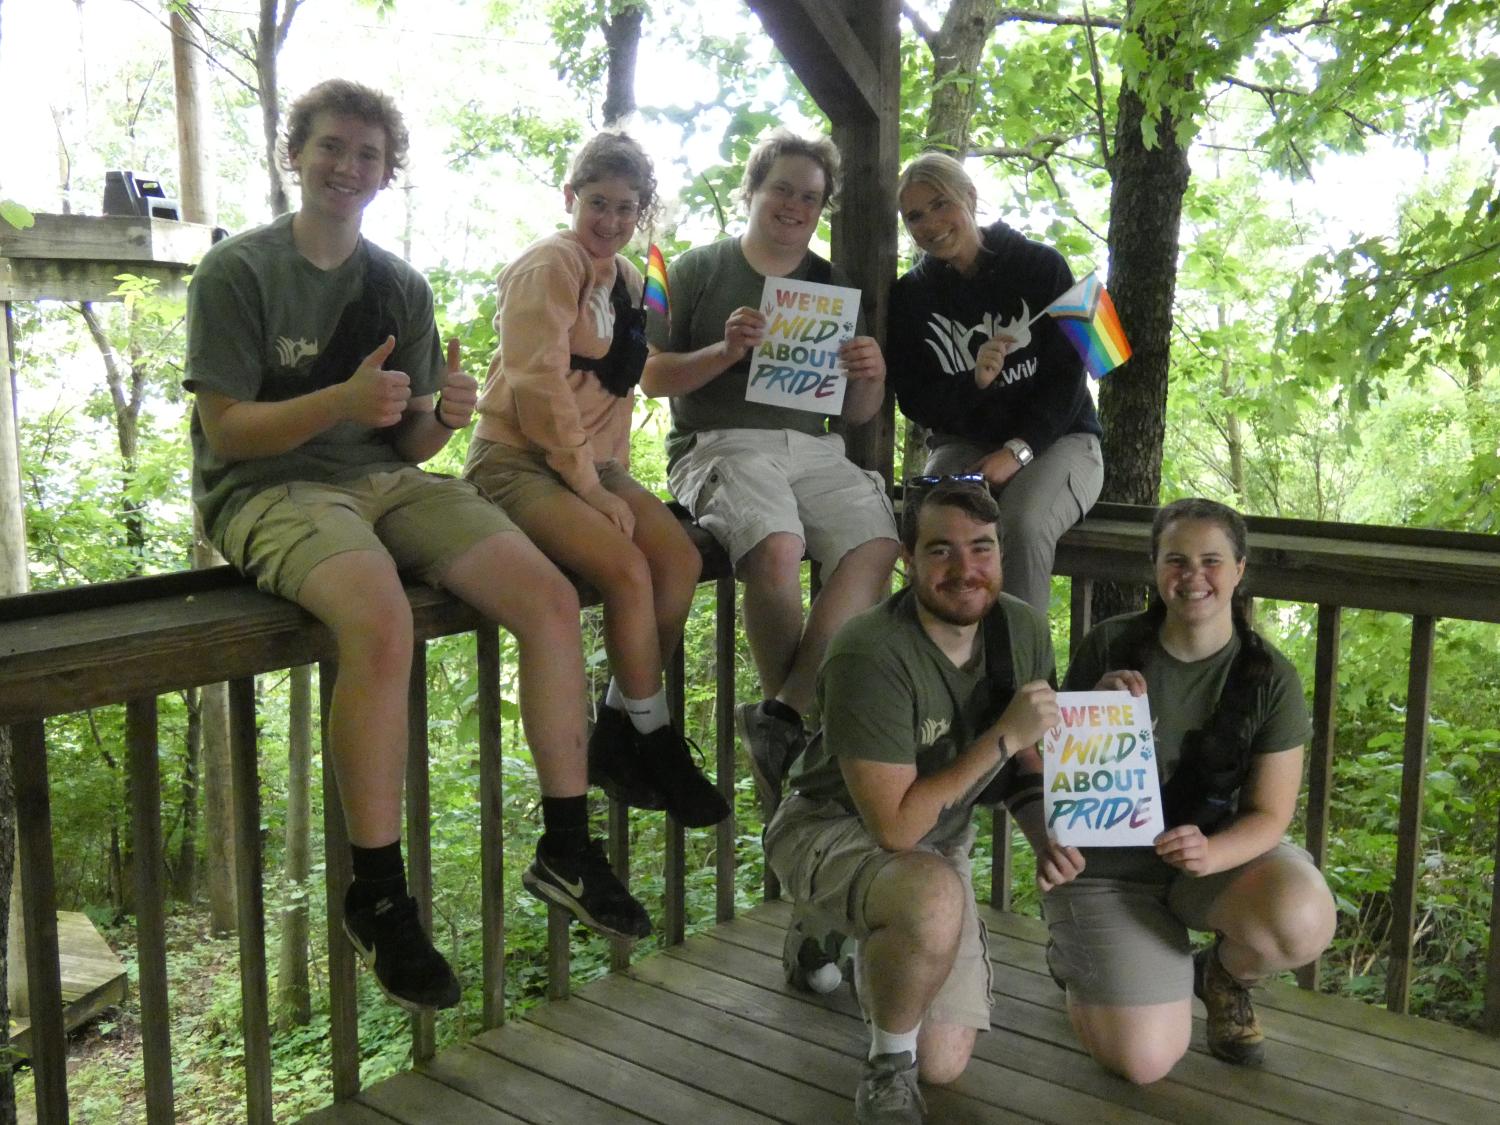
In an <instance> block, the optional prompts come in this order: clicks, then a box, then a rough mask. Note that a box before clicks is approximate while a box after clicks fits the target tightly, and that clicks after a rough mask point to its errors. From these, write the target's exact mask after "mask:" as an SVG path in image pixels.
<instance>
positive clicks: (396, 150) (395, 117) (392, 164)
mask: <svg viewBox="0 0 1500 1125" xmlns="http://www.w3.org/2000/svg"><path fill="white" fill-rule="evenodd" d="M320 113H332V114H337V115H338V116H340V117H355V118H358V119H359V120H361V121H363V122H365V124H367V125H379V126H380V127H381V128H382V129H384V130H385V179H386V182H387V183H389V182H390V180H391V177H393V176H394V175H395V174H396V173H397V172H399V171H401V170H402V169H403V168H405V167H406V157H407V155H408V152H409V150H410V148H411V134H410V133H408V132H407V130H406V119H405V118H404V117H402V116H401V111H400V110H399V109H397V108H396V103H395V101H393V100H392V99H391V97H390V95H389V94H383V93H381V92H380V91H379V90H373V89H371V88H370V87H369V86H362V85H360V84H359V83H358V82H351V81H349V80H348V79H347V78H330V79H329V80H328V81H326V82H319V83H318V84H317V85H316V86H314V87H313V88H312V89H311V90H308V91H307V93H305V94H303V95H302V96H301V97H300V98H298V99H297V100H296V101H295V102H293V103H292V108H291V109H290V110H288V111H287V115H286V133H285V134H284V135H283V136H282V139H281V144H280V145H278V146H277V154H276V155H277V158H278V159H279V160H280V162H281V166H282V168H283V169H285V170H286V171H288V172H290V171H293V168H292V158H293V157H294V156H296V155H297V154H298V153H299V152H301V151H302V149H303V147H304V146H305V145H306V144H307V141H308V138H309V137H311V136H312V127H313V120H314V119H315V118H316V117H317V116H318V114H320Z"/></svg>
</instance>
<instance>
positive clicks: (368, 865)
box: [346, 840, 406, 907]
mask: <svg viewBox="0 0 1500 1125" xmlns="http://www.w3.org/2000/svg"><path fill="white" fill-rule="evenodd" d="M349 852H350V855H351V857H352V861H353V867H354V882H352V883H350V884H349V894H348V897H347V899H346V902H347V903H348V905H350V906H351V907H352V906H362V905H366V904H368V903H372V902H379V901H380V900H381V899H383V898H385V897H386V896H388V895H402V894H405V893H406V865H405V863H403V862H402V859H401V841H400V840H393V841H392V842H391V843H389V844H382V845H381V846H380V847H378V848H361V847H357V846H355V845H354V844H350V845H349Z"/></svg>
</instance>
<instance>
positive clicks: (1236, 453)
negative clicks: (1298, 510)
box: [1218, 303, 1250, 508]
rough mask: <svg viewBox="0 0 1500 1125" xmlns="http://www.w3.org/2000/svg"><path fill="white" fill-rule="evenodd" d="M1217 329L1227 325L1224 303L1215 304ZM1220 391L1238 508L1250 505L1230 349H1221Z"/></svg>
mask: <svg viewBox="0 0 1500 1125" xmlns="http://www.w3.org/2000/svg"><path fill="white" fill-rule="evenodd" d="M1218 313H1219V332H1220V334H1221V335H1222V334H1223V333H1224V329H1225V328H1227V327H1228V326H1229V310H1228V308H1227V307H1226V306H1225V305H1224V304H1223V303H1220V304H1219V306H1218ZM1219 394H1220V396H1221V397H1222V398H1223V400H1224V403H1225V406H1224V445H1225V446H1226V447H1227V448H1228V450H1229V487H1230V488H1231V489H1233V490H1234V498H1235V503H1237V504H1239V505H1240V507H1241V508H1244V507H1246V506H1247V505H1248V504H1249V499H1250V497H1249V494H1248V493H1247V492H1246V491H1245V427H1244V424H1243V423H1242V422H1241V421H1240V416H1239V412H1238V411H1236V410H1235V408H1234V402H1235V388H1234V365H1233V364H1232V363H1231V362H1230V360H1229V352H1228V351H1227V350H1226V351H1225V352H1224V355H1223V358H1222V359H1221V360H1220V366H1219Z"/></svg>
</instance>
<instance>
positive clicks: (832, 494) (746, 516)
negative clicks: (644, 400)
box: [667, 429, 896, 580]
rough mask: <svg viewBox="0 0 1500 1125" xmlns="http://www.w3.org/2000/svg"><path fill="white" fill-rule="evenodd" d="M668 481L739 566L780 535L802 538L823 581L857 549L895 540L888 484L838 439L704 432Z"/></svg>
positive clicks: (785, 433)
mask: <svg viewBox="0 0 1500 1125" xmlns="http://www.w3.org/2000/svg"><path fill="white" fill-rule="evenodd" d="M667 476H668V483H669V484H670V486H671V488H672V495H673V496H675V497H677V499H678V501H680V502H681V503H682V505H683V506H684V507H686V508H687V509H688V511H690V512H692V513H693V518H694V519H695V520H697V521H698V523H699V524H700V525H701V526H702V527H704V528H705V529H706V530H707V531H708V532H709V534H711V535H712V536H713V537H714V538H715V539H717V540H718V541H719V543H720V544H722V545H723V547H724V549H725V550H726V551H727V552H728V553H729V557H730V559H731V560H732V561H733V563H734V564H735V566H739V562H740V560H741V559H742V558H744V557H745V554H746V552H748V551H749V550H750V549H751V548H752V547H754V546H755V545H756V544H757V543H759V542H760V541H761V540H763V539H765V537H766V536H768V535H771V534H773V533H775V532H778V531H782V532H787V533H789V534H791V535H795V536H797V538H799V539H801V540H802V542H803V543H804V544H805V545H806V547H807V553H808V555H810V556H811V557H812V558H813V559H814V560H816V561H817V562H818V563H819V564H820V565H821V566H822V568H823V577H824V579H825V580H826V579H827V578H828V576H829V575H830V574H832V573H833V569H834V568H835V567H836V566H838V564H839V560H840V559H842V558H843V557H844V556H845V555H846V554H848V553H849V552H850V551H852V550H853V549H854V548H855V547H858V546H860V545H861V544H864V543H868V542H870V541H871V540H872V539H895V538H896V520H895V517H894V515H893V514H892V511H891V501H890V498H889V497H887V496H886V494H885V482H884V481H883V480H881V479H880V474H879V473H875V472H869V471H867V470H864V469H861V468H859V466H857V465H855V464H854V462H853V461H850V460H849V458H847V457H846V456H844V439H843V438H841V437H839V436H838V435H837V434H822V435H819V436H815V435H812V434H801V433H797V432H795V431H793V430H748V429H745V430H705V431H703V432H702V433H700V434H699V435H698V436H697V439H696V440H695V441H694V443H693V447H692V449H690V450H688V452H687V453H685V454H683V455H682V457H681V458H680V459H679V460H678V461H677V463H676V464H675V465H673V466H672V468H671V470H670V471H669V472H668V474H667Z"/></svg>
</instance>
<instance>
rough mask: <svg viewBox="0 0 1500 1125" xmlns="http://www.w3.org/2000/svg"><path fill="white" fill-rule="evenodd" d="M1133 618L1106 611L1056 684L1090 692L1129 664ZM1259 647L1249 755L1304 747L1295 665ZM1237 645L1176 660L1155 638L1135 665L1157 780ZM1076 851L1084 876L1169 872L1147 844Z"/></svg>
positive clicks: (1167, 772) (1197, 724)
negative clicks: (1264, 676) (1261, 678)
mask: <svg viewBox="0 0 1500 1125" xmlns="http://www.w3.org/2000/svg"><path fill="white" fill-rule="evenodd" d="M1139 616H1140V615H1139V614H1127V615H1126V616H1123V617H1112V618H1110V619H1109V620H1108V621H1104V622H1101V623H1100V624H1099V625H1098V626H1097V627H1095V628H1094V629H1093V630H1091V631H1090V633H1089V634H1088V636H1086V637H1085V638H1084V639H1083V644H1082V645H1080V646H1079V648H1078V652H1077V653H1076V654H1075V655H1074V657H1073V660H1072V663H1071V664H1070V665H1069V666H1068V675H1067V678H1066V679H1065V680H1064V681H1063V690H1064V691H1093V690H1094V688H1095V687H1096V686H1097V685H1098V683H1099V678H1100V677H1101V676H1103V675H1104V673H1105V672H1111V671H1118V670H1121V669H1126V668H1129V667H1130V664H1129V663H1128V661H1129V660H1130V656H1129V654H1128V653H1127V652H1125V650H1124V649H1125V644H1126V643H1127V640H1126V639H1127V638H1128V637H1129V635H1130V634H1131V632H1133V630H1132V629H1131V625H1132V623H1133V622H1134V621H1135V620H1136V619H1137V618H1138V617H1139ZM1266 647H1267V649H1268V651H1269V652H1270V654H1271V675H1270V679H1269V681H1268V682H1267V684H1266V688H1265V690H1263V691H1261V692H1259V693H1258V694H1257V700H1256V702H1257V707H1256V710H1255V712H1254V715H1253V720H1252V729H1253V730H1254V734H1253V735H1252V736H1251V739H1250V752H1251V753H1252V754H1277V753H1280V752H1282V751H1285V750H1293V749H1295V748H1296V747H1298V746H1305V745H1306V744H1307V740H1308V739H1309V738H1310V737H1311V736H1312V720H1311V718H1310V717H1309V715H1308V711H1307V700H1306V699H1305V698H1304V697H1303V695H1302V681H1301V680H1300V679H1299V678H1298V676H1297V670H1296V669H1295V668H1293V667H1292V664H1291V661H1289V660H1287V658H1286V657H1285V656H1283V655H1282V654H1281V653H1279V652H1277V651H1276V650H1275V649H1274V648H1271V647H1270V646H1269V645H1267V646H1266ZM1239 651H1240V639H1239V635H1238V634H1235V635H1234V636H1233V637H1231V638H1230V641H1229V643H1228V644H1227V645H1225V646H1224V647H1223V648H1221V649H1220V650H1219V651H1218V652H1216V653H1214V654H1213V655H1212V656H1210V657H1207V658H1206V659H1204V660H1195V661H1191V662H1188V661H1182V660H1178V659H1177V658H1176V657H1175V656H1172V655H1171V654H1170V653H1169V652H1167V651H1166V649H1164V648H1162V647H1161V645H1160V644H1159V643H1153V644H1152V645H1151V646H1150V649H1149V652H1148V654H1147V656H1146V660H1145V667H1144V668H1138V669H1135V671H1138V672H1140V673H1141V674H1142V675H1144V676H1145V677H1146V689H1147V690H1146V698H1147V700H1148V701H1149V702H1150V704H1151V722H1152V725H1153V727H1154V728H1155V732H1154V733H1155V742H1156V754H1157V757H1156V769H1157V774H1158V776H1159V777H1160V778H1161V780H1162V782H1163V783H1165V782H1166V781H1167V779H1168V778H1170V777H1171V776H1172V774H1173V772H1174V771H1175V770H1176V768H1177V763H1178V762H1179V761H1180V760H1181V756H1182V740H1183V737H1184V736H1185V735H1186V734H1188V732H1190V731H1194V730H1199V729H1201V728H1202V727H1204V726H1206V725H1207V724H1208V721H1209V719H1210V718H1211V717H1212V716H1213V713H1214V709H1215V707H1216V706H1217V704H1218V702H1219V695H1220V694H1221V693H1222V692H1223V690H1224V683H1225V681H1226V680H1227V679H1228V678H1229V669H1230V666H1231V665H1232V664H1233V663H1234V658H1235V655H1236V654H1237V653H1238V652H1239ZM1083 852H1084V859H1085V867H1084V875H1083V877H1085V878H1105V879H1130V880H1133V881H1137V882H1162V881H1165V880H1166V879H1168V878H1170V876H1171V875H1172V873H1173V869H1172V868H1171V867H1169V866H1168V865H1167V864H1165V863H1163V862H1161V860H1159V859H1157V858H1156V855H1155V853H1154V852H1152V851H1151V849H1150V848H1085V849H1083Z"/></svg>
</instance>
